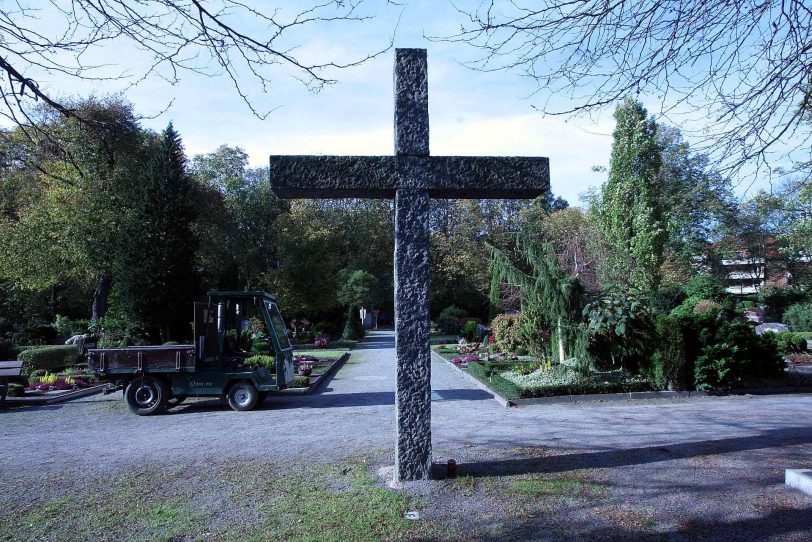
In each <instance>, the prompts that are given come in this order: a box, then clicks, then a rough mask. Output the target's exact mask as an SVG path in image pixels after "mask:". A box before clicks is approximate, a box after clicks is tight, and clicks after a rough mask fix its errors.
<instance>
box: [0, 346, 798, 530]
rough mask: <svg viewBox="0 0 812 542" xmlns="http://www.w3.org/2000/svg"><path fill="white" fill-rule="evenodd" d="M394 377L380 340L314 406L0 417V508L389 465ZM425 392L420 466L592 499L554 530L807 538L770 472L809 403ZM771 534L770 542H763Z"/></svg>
mask: <svg viewBox="0 0 812 542" xmlns="http://www.w3.org/2000/svg"><path fill="white" fill-rule="evenodd" d="M395 367H396V364H395V353H394V334H393V333H392V332H391V331H390V332H385V331H379V332H373V333H371V334H370V336H369V337H368V338H367V340H365V341H364V342H363V343H362V344H360V345H359V346H358V348H356V349H355V350H353V354H352V357H351V358H350V360H349V362H348V363H347V364H346V365H345V366H344V367H343V368H342V369H341V370H340V371H339V372H338V373H337V375H336V376H335V377H334V378H333V380H332V381H330V382H329V383H327V385H326V387H325V389H323V390H321V392H320V393H318V394H315V395H312V396H300V397H284V398H280V397H272V398H270V399H269V400H267V401H266V402H265V404H263V405H262V406H261V408H259V409H257V410H255V411H252V412H244V413H240V412H234V411H232V410H231V409H230V408H229V407H228V406H227V405H225V404H223V403H220V402H219V401H216V400H197V401H195V400H190V402H189V404H184V405H182V406H181V407H178V408H176V409H173V410H171V411H170V412H169V413H167V414H164V415H160V416H152V417H139V416H135V415H134V414H131V413H130V412H129V410H128V409H127V407H126V406H125V405H124V402H123V401H122V399H121V394H120V393H118V394H114V395H111V396H107V397H104V396H95V397H90V398H85V399H80V400H76V401H73V402H69V403H64V404H60V405H52V406H47V407H39V408H30V409H13V410H3V411H0V473H1V474H2V476H0V494H2V495H4V497H3V498H5V499H7V500H10V501H9V502H11V501H14V502H18V503H25V502H29V501H30V499H32V498H35V496H36V493H34V492H31V491H30V488H31V487H35V486H37V484H39V483H41V481H42V480H45V479H47V480H58V481H59V484H60V485H58V486H54V487H55V488H58V487H65V488H72V487H82V486H83V484H85V483H86V481H87V480H93V479H95V480H99V479H106V478H107V477H109V476H121V475H125V476H131V475H136V474H137V473H138V472H146V471H148V470H150V469H158V470H159V471H160V472H178V469H185V468H194V469H197V468H199V469H202V471H205V470H206V469H210V468H212V466H213V465H220V467H218V468H223V465H240V464H251V463H252V462H253V463H254V464H255V463H256V462H257V461H259V462H260V463H262V464H264V463H268V464H273V465H277V466H284V465H285V464H286V463H287V464H290V465H292V466H298V467H302V466H303V465H318V464H320V463H338V464H341V463H342V462H345V461H347V460H349V459H350V458H353V457H355V458H357V457H371V458H372V459H371V460H372V466H373V468H376V467H377V466H386V465H390V466H391V465H392V464H393V462H394V454H393V452H392V448H393V442H394V441H395V405H394V402H395ZM432 384H433V386H432V387H433V393H432V441H433V449H434V454H433V458H434V460H435V461H438V462H444V461H445V460H447V459H449V458H453V459H455V460H456V461H457V463H458V469H459V472H460V473H461V474H469V475H474V476H475V477H476V478H475V479H478V480H482V481H486V480H488V479H489V478H491V477H494V476H502V477H504V476H506V477H507V478H500V479H501V480H503V482H500V483H507V484H508V485H509V484H511V483H512V482H510V480H512V479H514V478H512V477H519V478H522V477H524V478H526V477H528V476H529V477H533V476H542V477H558V478H561V477H563V479H564V480H565V482H561V483H566V484H570V485H571V486H573V487H588V488H596V487H603V488H606V489H602V490H600V492H599V493H596V495H598V496H599V498H597V497H596V500H595V502H594V503H593V504H592V505H590V506H591V507H590V506H587V507H576V508H572V509H570V508H565V509H564V510H565V511H566V516H565V517H564V516H562V518H563V519H562V520H561V521H563V522H564V526H566V527H567V528H568V529H569V528H576V529H577V530H578V532H583V533H590V532H592V531H593V530H594V528H595V523H594V522H595V518H594V513H593V512H594V510H599V511H601V510H603V511H604V512H600V513H607V514H616V515H617V518H621V519H622V518H626V517H627V516H626V515H624V514H630V513H632V512H628V510H627V508H628V507H629V503H630V502H633V503H637V504H636V505H635V507H636V509H635V511H633V514H637V515H638V516H640V514H642V515H641V516H640V517H642V518H643V519H641V520H640V521H651V522H655V523H656V524H657V525H658V526H659V527H658V529H660V530H661V532H662V530H663V529H664V530H665V531H664V532H670V533H672V534H674V535H675V536H676V535H678V534H679V533H682V532H686V531H685V529H693V527H691V526H690V525H688V523H686V522H691V521H693V522H695V523H696V522H699V523H701V524H702V525H705V524H707V527H702V529H704V530H706V531H707V532H711V533H715V532H718V533H723V534H724V536H723V537H722V539H727V538H726V537H729V539H731V540H734V539H746V538H749V539H772V540H802V539H805V538H804V537H805V536H806V535H808V534H809V530H810V529H812V525H810V523H809V521H810V520H809V517H810V516H809V513H810V511H812V504H810V503H809V501H808V499H809V498H808V496H806V495H804V494H802V493H800V492H796V491H794V490H791V489H788V488H787V487H786V486H785V485H784V484H783V476H784V469H785V468H808V465H810V464H812V423H810V421H809V416H808V413H809V412H810V411H812V395H784V396H764V397H710V398H704V399H691V400H651V401H640V402H622V403H621V402H618V403H614V402H613V403H607V404H600V403H584V404H575V405H537V406H531V407H523V408H513V409H505V408H503V407H502V406H500V405H499V404H498V403H497V402H496V401H494V400H493V399H491V398H490V396H489V394H488V393H486V392H484V391H482V390H480V389H479V388H477V387H475V386H474V385H473V384H472V383H471V382H470V381H469V380H468V379H467V378H466V377H465V376H464V375H462V374H461V373H460V372H459V371H457V370H456V369H455V368H453V367H451V366H450V365H448V364H446V363H444V362H437V361H434V362H433V363H432ZM241 462H245V463H241ZM134 473H135V474H134ZM505 480H507V481H505ZM477 483H479V482H477ZM573 484H574V485H573ZM578 484H581V486H579V485H578ZM583 484H586V485H583ZM436 487H437V488H442V487H443V486H442V485H438V486H436ZM485 487H488V486H487V484H486V486H485ZM491 487H495V486H491ZM189 491H196V488H190V489H189ZM493 498H494V496H493V495H490V496H489V495H488V494H487V492H485V493H482V492H478V493H473V494H470V495H469V496H466V497H465V506H464V507H463V508H464V509H468V508H465V507H470V510H471V511H472V512H471V515H470V517H469V516H467V515H465V514H463V515H461V516H459V518H458V519H459V521H463V522H464V521H479V520H477V519H476V518H479V517H480V513H481V510H483V509H490V508H489V507H490V506H491V505H492V504H493V503H491V501H489V500H488V499H493ZM595 506H599V507H600V508H594V507H595ZM640 507H642V508H640ZM497 509H498V508H497ZM426 513H427V514H429V513H430V510H427V511H426ZM438 513H439V512H438ZM494 513H495V512H494ZM595 513H597V512H595ZM590 514H592V515H590ZM457 515H458V514H456V513H455V514H452V516H453V517H457ZM612 517H614V516H612ZM631 517H632V518H633V519H634V518H637V516H634V515H633V516H631ZM765 517H767V518H771V519H770V521H765V520H764V518H765ZM617 518H615V519H617ZM638 519H639V518H638ZM482 521H485V520H482ZM549 521H551V520H550V519H549V518H547V519H545V518H544V517H539V518H536V519H534V520H527V521H526V522H524V521H523V522H522V523H521V525H520V527H521V529H525V528H531V529H535V527H533V524H534V522H538V525H539V527H538V528H539V529H541V530H540V531H538V532H544V529H546V528H547V526H549ZM613 521H614V520H613ZM623 521H625V519H624V520H623ZM527 522H529V523H527ZM528 525H530V527H528ZM776 525H780V529H779V531H778V534H779V536H778V537H775V536H767V534H768V533H775V529H776ZM497 527H498V525H497ZM483 528H484V527H483ZM493 528H496V527H493ZM512 528H513V527H510V526H504V529H508V530H509V529H512ZM516 528H519V527H516ZM500 529H502V527H499V528H498V529H497V530H500ZM504 529H502V530H504ZM702 529H701V530H702ZM770 529H773V530H772V531H771V530H770ZM799 529H800V531H799ZM691 532H693V531H691ZM703 532H705V531H703ZM762 535H764V536H762ZM782 535H786V536H782ZM585 536H586V535H585ZM596 536H597V535H596ZM520 538H521V537H520ZM587 538H589V536H587ZM598 538H600V536H598ZM497 539H501V538H499V537H497V538H494V539H493V540H497ZM675 539H680V538H679V536H677V538H675ZM806 539H808V538H806Z"/></svg>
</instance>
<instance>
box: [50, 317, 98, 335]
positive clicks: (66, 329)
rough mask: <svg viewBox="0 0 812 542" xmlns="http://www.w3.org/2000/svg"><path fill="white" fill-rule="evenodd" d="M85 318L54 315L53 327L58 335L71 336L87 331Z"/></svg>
mask: <svg viewBox="0 0 812 542" xmlns="http://www.w3.org/2000/svg"><path fill="white" fill-rule="evenodd" d="M88 324H89V322H88V321H87V320H71V319H70V318H68V317H67V316H62V315H61V314H57V315H56V320H55V321H54V329H56V333H57V335H59V336H60V337H73V336H74V335H80V334H83V333H86V332H87V326H88Z"/></svg>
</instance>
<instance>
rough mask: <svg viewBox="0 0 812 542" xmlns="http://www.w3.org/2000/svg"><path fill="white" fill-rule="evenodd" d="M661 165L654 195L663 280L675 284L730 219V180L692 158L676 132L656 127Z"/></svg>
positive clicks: (703, 159)
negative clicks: (660, 226) (658, 212)
mask: <svg viewBox="0 0 812 542" xmlns="http://www.w3.org/2000/svg"><path fill="white" fill-rule="evenodd" d="M657 142H658V145H659V146H660V148H661V158H662V163H661V166H660V169H659V172H658V175H657V180H656V183H655V185H654V186H655V189H656V197H657V199H658V205H659V208H660V209H661V210H662V215H663V222H664V224H665V227H666V230H667V236H666V239H665V244H664V252H665V263H664V265H663V270H662V271H663V280H664V281H665V282H667V283H670V284H672V285H679V284H682V283H684V282H685V281H686V280H687V279H689V278H690V277H691V276H692V275H693V274H695V273H696V271H695V268H694V266H695V263H696V262H695V259H694V258H695V257H696V256H697V255H700V254H703V253H706V252H708V250H709V247H710V245H711V243H712V242H713V241H715V240H716V238H718V236H719V235H720V233H721V230H722V228H723V226H724V224H727V223H729V222H730V221H731V220H732V219H733V217H734V216H735V215H736V203H735V197H734V196H733V194H732V191H731V186H730V181H729V179H727V178H726V177H723V176H722V175H720V174H719V173H717V172H715V171H714V170H713V169H712V168H711V166H710V161H709V159H708V157H707V155H704V154H696V153H694V152H693V151H692V149H691V147H690V145H688V143H687V142H686V141H685V140H684V139H683V137H682V133H681V132H680V131H679V130H678V129H677V128H673V127H669V126H665V125H662V124H658V125H657Z"/></svg>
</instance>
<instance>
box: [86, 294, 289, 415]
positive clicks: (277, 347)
mask: <svg viewBox="0 0 812 542" xmlns="http://www.w3.org/2000/svg"><path fill="white" fill-rule="evenodd" d="M88 366H89V367H90V368H91V369H94V370H95V371H96V372H97V373H99V374H100V375H102V376H106V377H108V378H110V379H112V380H114V381H116V382H117V383H118V384H119V386H120V387H121V388H122V389H124V399H125V401H126V402H127V405H128V406H129V408H130V410H132V411H133V412H135V413H136V414H139V415H150V414H157V413H160V412H162V411H164V410H165V409H166V408H168V407H171V406H174V405H177V404H179V403H180V402H181V401H183V400H184V399H186V397H189V396H219V397H223V398H225V399H226V400H227V401H228V404H229V406H231V408H233V409H234V410H238V411H244V410H251V409H252V408H254V407H255V406H256V405H257V403H258V402H260V401H261V400H263V399H264V398H265V397H266V396H267V395H268V394H269V393H272V392H276V391H280V390H283V389H285V388H287V387H289V386H290V385H291V383H292V382H293V378H294V367H293V347H292V346H291V344H290V341H289V339H288V334H287V328H286V327H285V322H284V319H283V318H282V314H281V312H280V311H279V306H278V304H277V302H276V300H275V299H274V297H273V296H271V295H270V294H268V293H266V292H210V293H209V294H208V300H207V302H206V303H195V304H194V343H193V344H191V345H173V346H140V347H127V348H96V349H91V350H88Z"/></svg>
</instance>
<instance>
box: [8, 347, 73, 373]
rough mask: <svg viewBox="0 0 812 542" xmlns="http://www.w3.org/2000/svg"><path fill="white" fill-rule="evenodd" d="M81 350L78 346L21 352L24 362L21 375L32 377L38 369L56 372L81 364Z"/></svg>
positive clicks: (32, 348) (38, 348)
mask: <svg viewBox="0 0 812 542" xmlns="http://www.w3.org/2000/svg"><path fill="white" fill-rule="evenodd" d="M79 355H80V350H79V348H78V347H76V345H72V344H70V345H65V346H61V345H57V346H35V347H31V348H28V349H26V350H23V351H22V352H20V355H19V359H20V361H22V362H23V368H22V371H21V374H22V375H23V376H28V375H30V374H31V373H32V372H33V371H36V370H37V369H44V370H46V371H55V370H60V369H64V368H65V367H71V366H73V365H76V364H77V363H79V361H80V360H79Z"/></svg>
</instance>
